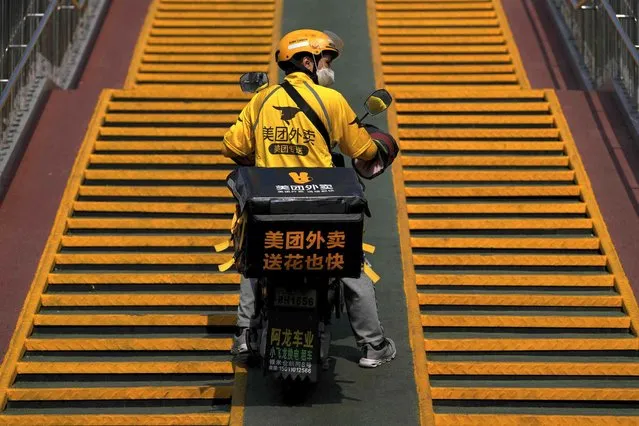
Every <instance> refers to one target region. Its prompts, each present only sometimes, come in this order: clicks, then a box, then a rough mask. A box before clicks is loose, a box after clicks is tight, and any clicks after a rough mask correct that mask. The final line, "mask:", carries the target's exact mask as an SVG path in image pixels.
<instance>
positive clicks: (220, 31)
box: [150, 27, 273, 37]
mask: <svg viewBox="0 0 639 426" xmlns="http://www.w3.org/2000/svg"><path fill="white" fill-rule="evenodd" d="M231 33H232V34H233V36H236V35H237V36H256V37H270V36H271V35H272V33H273V29H272V28H254V27H238V28H233V29H232V30H229V29H228V28H170V27H169V28H151V32H150V35H151V36H156V37H157V36H199V37H206V36H224V37H229V36H230V35H231Z"/></svg>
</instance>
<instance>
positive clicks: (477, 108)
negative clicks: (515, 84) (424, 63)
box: [389, 66, 550, 123]
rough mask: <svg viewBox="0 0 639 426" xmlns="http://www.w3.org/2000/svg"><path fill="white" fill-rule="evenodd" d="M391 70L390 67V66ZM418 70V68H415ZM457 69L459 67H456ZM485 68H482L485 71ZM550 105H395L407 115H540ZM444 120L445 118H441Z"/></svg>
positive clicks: (541, 103)
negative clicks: (508, 113)
mask: <svg viewBox="0 0 639 426" xmlns="http://www.w3.org/2000/svg"><path fill="white" fill-rule="evenodd" d="M389 68H390V66H389ZM415 68H416V67H415ZM455 68H457V67H455ZM483 68H484V67H481V69H483ZM407 71H410V72H411V73H415V72H418V70H407ZM549 108H550V107H549V105H548V104H547V103H545V102H526V103H503V104H483V103H465V102H456V103H433V104H427V103H410V104H408V103H406V104H405V103H398V104H396V105H395V109H396V110H397V112H399V113H400V114H401V113H405V112H409V113H416V112H420V113H427V112H441V113H443V112H454V113H464V112H466V113H468V112H473V113H476V112H481V113H485V114H501V113H504V112H517V113H520V112H530V113H540V112H548V110H549ZM401 117H402V118H401V120H402V123H404V122H405V120H406V118H408V116H404V115H402V116H401ZM499 117H504V118H505V117H508V116H506V115H499ZM441 118H444V117H441Z"/></svg>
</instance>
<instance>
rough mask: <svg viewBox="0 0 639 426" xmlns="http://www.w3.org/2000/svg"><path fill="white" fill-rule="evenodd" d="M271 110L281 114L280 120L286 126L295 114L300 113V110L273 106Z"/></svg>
mask: <svg viewBox="0 0 639 426" xmlns="http://www.w3.org/2000/svg"><path fill="white" fill-rule="evenodd" d="M273 108H275V109H276V110H278V111H279V112H281V113H282V120H283V121H284V122H286V124H289V120H291V119H292V118H293V117H295V114H297V113H298V112H300V111H301V109H299V108H296V107H288V106H285V107H281V106H273Z"/></svg>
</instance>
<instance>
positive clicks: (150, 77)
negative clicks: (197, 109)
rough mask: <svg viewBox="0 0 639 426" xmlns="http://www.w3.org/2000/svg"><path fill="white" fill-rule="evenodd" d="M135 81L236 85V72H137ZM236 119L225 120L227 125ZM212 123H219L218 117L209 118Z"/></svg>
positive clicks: (235, 117)
mask: <svg viewBox="0 0 639 426" xmlns="http://www.w3.org/2000/svg"><path fill="white" fill-rule="evenodd" d="M136 81H138V82H139V83H149V84H151V83H167V84H171V83H173V82H177V84H186V83H198V84H199V83H226V84H234V85H237V82H238V77H237V74H230V73H229V74H204V73H150V74H147V73H138V75H137V76H136ZM236 119H237V115H235V116H234V118H233V120H232V121H227V122H228V124H229V126H230V125H231V124H232V123H233V122H234V121H235V120H236ZM209 121H210V122H212V123H219V121H218V118H217V117H215V118H214V119H213V120H211V119H209Z"/></svg>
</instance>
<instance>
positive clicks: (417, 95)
mask: <svg viewBox="0 0 639 426" xmlns="http://www.w3.org/2000/svg"><path fill="white" fill-rule="evenodd" d="M393 96H394V97H395V98H396V99H397V100H402V99H423V100H425V101H432V100H435V99H455V100H459V101H460V102H461V104H462V105H463V104H464V103H467V102H468V101H469V100H471V99H478V100H482V99H483V100H484V103H485V104H488V105H491V104H495V105H498V104H503V102H502V101H501V100H502V99H503V100H511V99H522V100H527V101H529V100H530V99H535V100H537V101H538V102H546V95H545V93H544V91H543V90H509V91H506V92H497V93H493V92H486V91H480V90H470V91H469V90H467V89H456V90H446V91H444V90H442V91H431V90H426V89H421V90H420V89H413V90H399V91H393ZM494 99H499V102H494V101H492V100H494ZM489 100H491V101H489ZM455 104H456V103H455ZM479 104H480V105H481V103H479Z"/></svg>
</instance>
